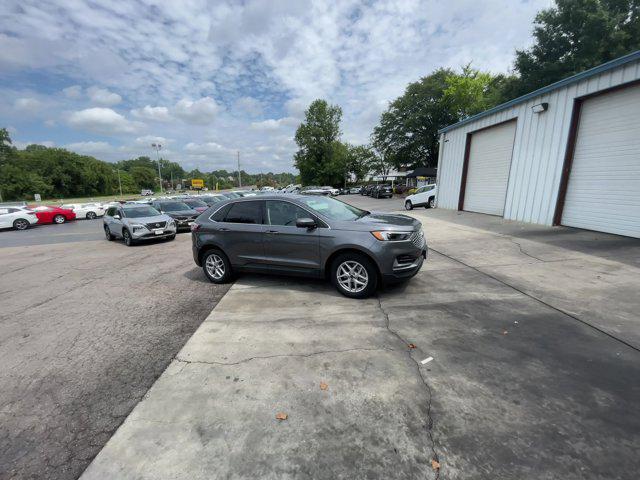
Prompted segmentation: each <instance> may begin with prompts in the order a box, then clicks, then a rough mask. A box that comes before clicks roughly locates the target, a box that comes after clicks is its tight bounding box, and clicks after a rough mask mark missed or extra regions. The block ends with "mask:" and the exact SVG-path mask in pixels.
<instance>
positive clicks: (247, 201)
mask: <svg viewBox="0 0 640 480" xmlns="http://www.w3.org/2000/svg"><path fill="white" fill-rule="evenodd" d="M191 231H192V241H193V258H194V260H195V262H196V264H198V265H199V266H201V267H202V268H203V270H204V273H205V275H206V276H207V277H208V278H209V280H211V281H212V282H214V283H224V282H228V281H229V280H230V279H231V278H232V277H233V274H234V273H235V272H237V271H254V272H270V273H285V274H298V275H305V276H315V277H327V278H329V279H330V280H331V281H332V282H333V284H334V285H335V286H336V288H337V289H338V291H339V292H340V293H342V294H344V295H346V296H348V297H353V298H364V297H367V296H369V295H371V294H373V293H374V292H375V290H376V287H377V286H378V284H379V283H380V282H384V283H393V282H397V281H402V280H406V279H409V278H411V277H413V276H414V275H415V274H416V273H417V272H418V270H420V267H421V266H422V262H423V261H424V260H425V259H426V257H427V245H426V243H425V239H424V234H423V232H422V225H421V223H420V222H419V221H417V220H415V219H413V218H411V217H408V216H406V215H401V214H387V213H372V212H368V211H366V210H361V209H359V208H356V207H353V206H351V205H348V204H346V203H344V202H341V201H338V200H335V199H333V198H330V197H324V196H309V195H287V196H286V198H283V196H282V195H269V196H260V197H259V198H258V197H249V198H242V199H237V200H230V201H227V202H224V203H219V204H216V205H215V206H214V207H211V208H210V209H209V210H207V211H206V212H205V213H203V214H202V215H201V216H200V217H199V218H198V219H197V220H196V222H195V223H194V224H193V225H192V227H191Z"/></svg>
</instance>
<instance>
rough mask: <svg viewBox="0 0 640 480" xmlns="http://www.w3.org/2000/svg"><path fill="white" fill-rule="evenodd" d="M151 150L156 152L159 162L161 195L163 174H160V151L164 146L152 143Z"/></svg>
mask: <svg viewBox="0 0 640 480" xmlns="http://www.w3.org/2000/svg"><path fill="white" fill-rule="evenodd" d="M151 148H153V149H154V150H155V151H156V159H157V160H158V179H159V181H160V193H161V194H162V173H160V149H161V148H162V145H161V144H159V143H152V144H151Z"/></svg>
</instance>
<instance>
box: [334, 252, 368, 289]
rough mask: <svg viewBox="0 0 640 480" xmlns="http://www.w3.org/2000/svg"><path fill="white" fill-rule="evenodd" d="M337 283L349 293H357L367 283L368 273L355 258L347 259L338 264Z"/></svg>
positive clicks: (365, 286)
mask: <svg viewBox="0 0 640 480" xmlns="http://www.w3.org/2000/svg"><path fill="white" fill-rule="evenodd" d="M336 277H337V280H338V284H339V285H340V286H341V287H342V288H343V289H344V290H346V291H347V292H349V293H359V292H361V291H362V290H364V289H365V288H367V285H368V284H369V274H368V273H367V269H366V268H364V266H363V265H362V264H361V263H359V262H356V261H355V260H347V261H345V262H342V263H341V264H340V265H338V269H337V271H336Z"/></svg>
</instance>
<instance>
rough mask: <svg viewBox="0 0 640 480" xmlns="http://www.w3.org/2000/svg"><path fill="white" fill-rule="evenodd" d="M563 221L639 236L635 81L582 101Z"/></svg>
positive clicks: (638, 95)
mask: <svg viewBox="0 0 640 480" xmlns="http://www.w3.org/2000/svg"><path fill="white" fill-rule="evenodd" d="M562 224H563V225H567V226H570V227H578V228H585V229H588V230H598V231H600V232H607V233H615V234H618V235H626V236H629V237H636V238H640V86H633V87H628V88H625V89H622V90H617V91H615V92H611V93H605V94H602V95H599V96H597V97H593V98H590V99H587V100H585V101H584V103H583V104H582V108H581V113H580V121H579V123H578V134H577V137H576V145H575V150H574V154H573V163H572V166H571V172H570V175H569V184H568V187H567V194H566V197H565V203H564V209H563V211H562Z"/></svg>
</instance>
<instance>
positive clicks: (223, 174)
mask: <svg viewBox="0 0 640 480" xmlns="http://www.w3.org/2000/svg"><path fill="white" fill-rule="evenodd" d="M160 170H161V173H162V180H163V188H164V189H166V190H173V189H175V188H177V186H178V185H179V184H182V185H183V188H187V187H188V185H190V184H191V179H194V178H199V179H203V180H204V181H205V185H206V186H207V187H208V188H209V189H215V188H216V186H217V187H218V188H220V189H224V188H233V187H237V186H238V181H237V178H238V172H237V171H231V172H229V171H227V170H215V171H213V172H201V171H200V170H198V169H195V170H191V171H185V170H184V169H183V168H182V167H181V166H180V164H178V163H176V162H170V161H168V160H165V159H162V158H161V159H160ZM240 177H241V181H242V184H243V185H256V184H257V185H259V186H264V185H271V186H275V185H287V184H290V183H295V181H296V177H295V175H294V174H292V173H271V172H269V173H264V174H257V175H252V174H249V173H247V172H245V171H244V170H241V171H240ZM120 186H122V193H123V194H133V193H140V191H141V190H142V189H150V190H154V191H157V190H158V189H159V178H158V163H157V162H156V161H155V160H152V159H151V158H149V157H138V158H134V159H130V160H122V161H119V162H117V163H109V162H105V161H102V160H98V159H96V158H94V157H91V156H88V155H79V154H77V153H74V152H70V151H68V150H65V149H63V148H49V147H45V146H43V145H28V146H27V147H25V148H24V149H22V150H20V149H17V148H16V147H14V146H13V145H12V142H11V138H10V136H9V132H8V131H7V130H6V129H5V128H1V129H0V199H2V200H33V198H34V194H36V193H39V194H40V195H41V196H42V198H49V199H54V198H59V199H62V198H75V197H97V196H103V195H118V194H119V193H120Z"/></svg>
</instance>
